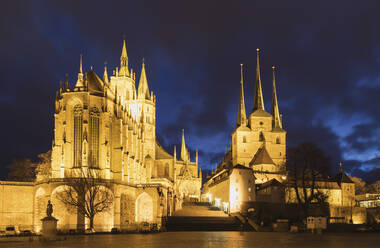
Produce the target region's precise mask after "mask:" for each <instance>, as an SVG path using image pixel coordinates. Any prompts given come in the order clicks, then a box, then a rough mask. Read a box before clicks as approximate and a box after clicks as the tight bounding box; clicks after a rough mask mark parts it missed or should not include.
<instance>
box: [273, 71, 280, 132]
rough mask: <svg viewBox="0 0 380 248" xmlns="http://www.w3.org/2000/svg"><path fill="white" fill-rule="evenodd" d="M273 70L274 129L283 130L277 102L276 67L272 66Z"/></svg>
mask: <svg viewBox="0 0 380 248" xmlns="http://www.w3.org/2000/svg"><path fill="white" fill-rule="evenodd" d="M272 70H273V96H272V115H273V122H272V123H273V127H274V128H275V127H278V128H282V121H281V118H280V111H279V110H278V102H277V91H276V77H275V67H274V66H272Z"/></svg>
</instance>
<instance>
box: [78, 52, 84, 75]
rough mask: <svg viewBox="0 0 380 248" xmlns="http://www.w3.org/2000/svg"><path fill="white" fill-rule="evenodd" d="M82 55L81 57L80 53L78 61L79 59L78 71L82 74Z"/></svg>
mask: <svg viewBox="0 0 380 248" xmlns="http://www.w3.org/2000/svg"><path fill="white" fill-rule="evenodd" d="M82 57H83V55H82V54H80V61H79V73H80V74H83V69H82Z"/></svg>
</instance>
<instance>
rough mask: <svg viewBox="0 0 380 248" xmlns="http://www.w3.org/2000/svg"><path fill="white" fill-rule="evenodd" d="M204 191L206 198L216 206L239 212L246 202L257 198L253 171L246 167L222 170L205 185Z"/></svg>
mask: <svg viewBox="0 0 380 248" xmlns="http://www.w3.org/2000/svg"><path fill="white" fill-rule="evenodd" d="M204 192H205V193H204V196H205V197H204V198H205V199H206V200H208V201H210V202H212V203H213V204H214V205H215V206H217V207H219V208H221V209H224V210H225V211H230V212H238V211H240V208H241V205H242V204H243V203H244V202H249V201H255V200H256V189H255V177H254V175H253V171H252V170H251V169H248V168H245V167H240V168H239V167H235V168H234V169H232V171H231V172H230V173H229V172H228V171H227V170H224V171H221V172H220V173H219V174H216V175H215V176H213V177H212V178H211V179H210V180H209V181H208V182H207V183H206V184H205V185H204Z"/></svg>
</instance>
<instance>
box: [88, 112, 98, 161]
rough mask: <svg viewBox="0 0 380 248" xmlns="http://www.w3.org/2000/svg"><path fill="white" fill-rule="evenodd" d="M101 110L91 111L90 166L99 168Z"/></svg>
mask: <svg viewBox="0 0 380 248" xmlns="http://www.w3.org/2000/svg"><path fill="white" fill-rule="evenodd" d="M99 117H100V113H99V110H98V109H97V108H96V107H94V108H92V109H91V111H90V139H89V166H90V167H92V168H99Z"/></svg>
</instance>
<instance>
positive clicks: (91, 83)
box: [87, 69, 104, 92]
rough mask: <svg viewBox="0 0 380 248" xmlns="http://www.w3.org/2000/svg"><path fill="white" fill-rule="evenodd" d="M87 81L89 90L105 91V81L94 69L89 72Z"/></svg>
mask: <svg viewBox="0 0 380 248" xmlns="http://www.w3.org/2000/svg"><path fill="white" fill-rule="evenodd" d="M87 83H88V90H89V91H100V92H102V91H103V87H104V84H103V81H102V80H101V79H100V78H99V76H98V75H96V73H95V72H94V70H92V69H91V70H90V71H89V72H88V73H87Z"/></svg>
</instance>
